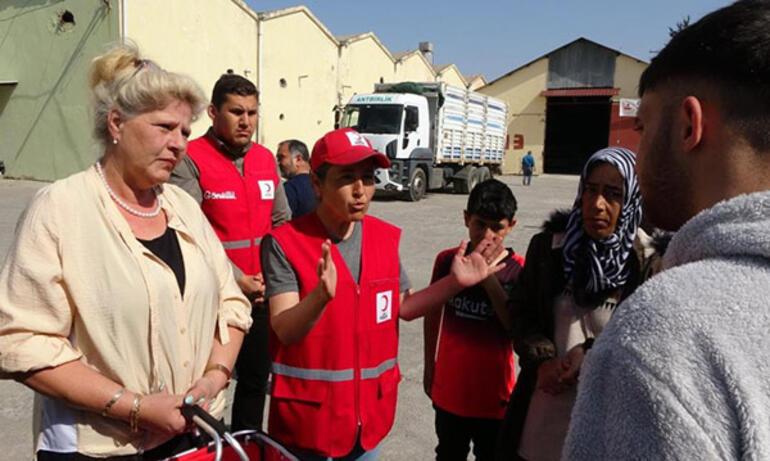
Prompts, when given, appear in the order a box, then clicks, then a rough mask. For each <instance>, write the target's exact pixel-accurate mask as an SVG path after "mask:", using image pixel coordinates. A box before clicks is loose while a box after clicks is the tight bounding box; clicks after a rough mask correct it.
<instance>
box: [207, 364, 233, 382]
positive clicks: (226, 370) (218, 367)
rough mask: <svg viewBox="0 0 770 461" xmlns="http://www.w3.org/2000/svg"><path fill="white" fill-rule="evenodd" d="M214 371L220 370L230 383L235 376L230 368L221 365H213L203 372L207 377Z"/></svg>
mask: <svg viewBox="0 0 770 461" xmlns="http://www.w3.org/2000/svg"><path fill="white" fill-rule="evenodd" d="M214 370H219V371H221V372H222V373H224V374H225V376H226V377H227V381H228V382H230V378H231V377H232V376H233V372H232V371H230V369H229V368H227V367H226V366H224V365H222V364H221V363H212V364H210V365H208V366H206V369H205V370H204V371H203V374H204V375H205V374H206V373H208V372H209V371H214Z"/></svg>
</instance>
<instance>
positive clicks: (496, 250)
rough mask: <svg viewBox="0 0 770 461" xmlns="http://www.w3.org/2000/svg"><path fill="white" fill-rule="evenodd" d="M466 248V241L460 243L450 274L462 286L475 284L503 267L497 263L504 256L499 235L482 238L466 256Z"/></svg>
mask: <svg viewBox="0 0 770 461" xmlns="http://www.w3.org/2000/svg"><path fill="white" fill-rule="evenodd" d="M467 248H468V242H467V241H463V242H462V243H460V246H459V247H458V248H457V253H456V254H455V257H454V259H453V260H452V268H451V273H452V275H453V276H454V277H455V279H456V280H457V283H459V284H460V286H462V287H463V288H467V287H470V286H473V285H476V284H477V283H479V282H481V281H482V280H484V279H485V278H487V277H489V276H490V275H492V274H494V273H496V272H497V271H499V270H501V269H503V268H504V267H505V265H503V264H500V265H498V264H497V263H498V262H499V261H500V260H501V259H502V258H503V257H504V256H505V255H504V248H503V246H502V239H501V238H500V237H497V236H495V237H492V238H489V239H484V240H482V241H481V242H480V243H479V244H478V245H477V246H476V248H474V249H473V251H472V252H471V254H469V255H467V256H466V255H465V251H466V249H467Z"/></svg>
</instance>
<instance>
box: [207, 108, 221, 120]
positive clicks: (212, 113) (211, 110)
mask: <svg viewBox="0 0 770 461" xmlns="http://www.w3.org/2000/svg"><path fill="white" fill-rule="evenodd" d="M206 113H207V114H209V118H210V119H211V121H212V122H213V121H214V119H215V118H216V117H217V113H219V111H218V110H217V108H216V107H214V104H209V107H208V108H207V109H206Z"/></svg>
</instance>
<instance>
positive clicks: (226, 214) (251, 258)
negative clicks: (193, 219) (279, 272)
mask: <svg viewBox="0 0 770 461" xmlns="http://www.w3.org/2000/svg"><path fill="white" fill-rule="evenodd" d="M187 155H189V156H190V159H191V160H192V161H193V162H194V163H195V165H196V166H197V167H198V171H200V186H201V191H202V192H203V202H202V203H201V208H202V209H203V213H204V214H205V215H206V217H207V218H208V220H209V222H210V223H211V226H212V227H213V228H214V231H215V232H216V233H217V236H218V237H219V239H220V240H221V241H222V246H224V247H225V251H226V252H227V256H228V257H229V258H230V260H231V261H232V262H233V263H234V264H235V265H236V266H238V268H239V269H240V270H242V271H243V272H244V273H245V274H249V275H254V274H258V273H260V272H262V269H261V267H260V263H259V242H260V240H261V239H262V236H264V235H265V234H266V233H268V232H269V231H270V229H271V228H272V227H273V226H272V217H271V214H272V211H273V199H274V198H275V188H276V187H279V186H280V181H279V179H278V173H277V170H276V165H275V159H274V158H273V154H271V153H270V151H269V150H267V149H265V148H264V147H262V146H260V145H259V144H252V147H251V149H249V151H248V152H247V153H246V156H245V157H244V159H243V175H242V176H241V174H240V172H239V171H238V169H237V168H236V167H235V165H233V162H232V160H230V159H229V158H228V157H227V156H225V155H224V154H222V153H221V152H219V150H218V149H217V147H216V146H215V145H214V143H213V142H212V141H211V139H209V137H208V136H201V137H200V138H198V139H195V140H194V141H192V142H190V143H189V144H188V145H187Z"/></svg>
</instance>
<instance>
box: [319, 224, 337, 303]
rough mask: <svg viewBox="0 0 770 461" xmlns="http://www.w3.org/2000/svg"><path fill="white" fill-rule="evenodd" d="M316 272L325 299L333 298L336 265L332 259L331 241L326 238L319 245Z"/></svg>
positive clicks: (335, 285) (335, 283) (335, 286)
mask: <svg viewBox="0 0 770 461" xmlns="http://www.w3.org/2000/svg"><path fill="white" fill-rule="evenodd" d="M316 273H317V274H318V284H319V286H320V287H321V292H322V294H323V295H324V296H325V297H326V300H327V301H328V300H330V299H332V298H334V295H335V293H336V290H337V267H336V266H335V265H334V261H333V260H332V242H331V241H330V240H328V239H327V240H326V241H325V242H324V243H323V244H322V245H321V258H320V259H319V260H318V265H317V266H316Z"/></svg>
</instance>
